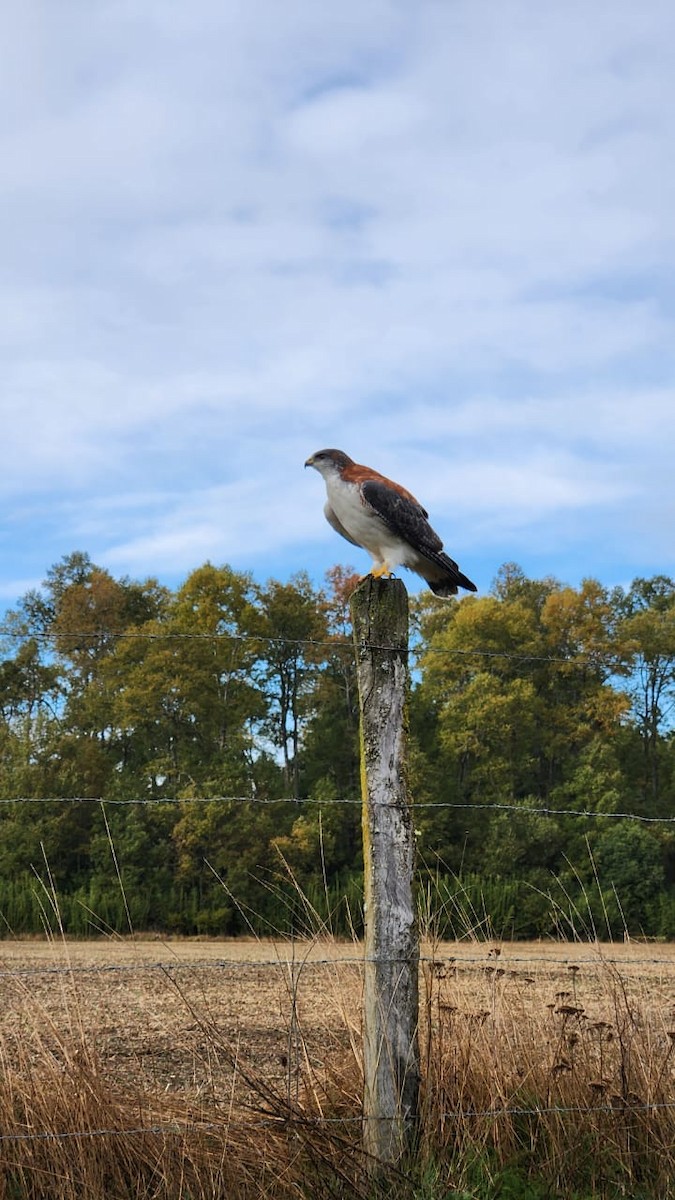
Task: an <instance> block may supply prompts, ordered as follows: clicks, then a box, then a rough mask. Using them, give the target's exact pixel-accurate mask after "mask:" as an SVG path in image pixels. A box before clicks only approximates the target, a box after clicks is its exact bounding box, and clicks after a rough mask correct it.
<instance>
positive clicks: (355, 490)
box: [326, 479, 411, 570]
mask: <svg viewBox="0 0 675 1200" xmlns="http://www.w3.org/2000/svg"><path fill="white" fill-rule="evenodd" d="M326 488H327V492H328V500H329V503H330V506H331V508H332V509H333V512H334V513H335V515H336V517H337V519H338V521H339V522H340V524H341V525H343V526H344V528H345V529H346V531H347V533H348V534H349V536H350V537H351V538H353V540H354V541H355V542H356V543H357V544H358V545H359V546H363V548H364V550H367V551H368V553H369V554H370V555H371V556H372V558H373V560H374V562H375V563H377V564H380V563H386V564H387V566H388V567H389V568H390V570H391V569H393V568H394V567H398V566H406V565H408V563H407V561H406V560H407V559H409V558H410V553H411V552H410V547H409V546H408V544H407V543H406V542H403V541H401V539H400V538H397V537H396V534H395V533H394V532H393V531H392V530H391V529H389V527H388V526H387V525H386V524H385V523H384V521H383V520H382V519H381V517H379V516H378V515H377V513H376V512H373V510H372V508H370V507H369V505H367V504H363V503H362V501H361V492H360V489H359V485H358V484H356V483H345V482H344V481H343V480H342V479H330V480H327V481H326Z"/></svg>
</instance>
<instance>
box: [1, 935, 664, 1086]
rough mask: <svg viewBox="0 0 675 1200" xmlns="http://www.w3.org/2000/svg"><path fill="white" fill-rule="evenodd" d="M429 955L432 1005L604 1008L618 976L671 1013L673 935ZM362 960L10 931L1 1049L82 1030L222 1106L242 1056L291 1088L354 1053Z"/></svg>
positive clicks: (100, 1050)
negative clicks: (15, 936)
mask: <svg viewBox="0 0 675 1200" xmlns="http://www.w3.org/2000/svg"><path fill="white" fill-rule="evenodd" d="M422 956H423V960H427V961H424V962H423V966H422V970H421V978H420V994H421V997H422V999H423V1001H424V998H425V997H427V996H428V995H429V993H430V991H431V992H433V995H434V1003H437V1002H438V1003H442V1005H444V1006H445V1007H450V1006H451V1005H454V1006H455V1007H456V1008H457V1009H458V1010H462V1011H464V1012H466V1013H467V1014H468V1015H469V1016H471V1015H472V1014H480V1013H481V1011H487V1010H493V1009H494V1006H495V1003H496V1002H497V1000H499V1003H500V1004H510V1003H513V1005H516V1004H517V1005H519V1006H522V1007H523V1010H525V1008H526V1007H527V1006H528V1005H530V1006H537V1007H539V1006H544V1005H551V1004H552V1003H553V1002H557V1003H560V997H561V996H562V997H565V996H566V997H567V998H568V1000H571V1001H573V1002H574V1003H581V1004H583V1005H584V1006H585V1008H586V1010H587V1012H588V1013H589V1015H591V1016H593V1017H594V1018H595V1019H600V1018H602V1017H604V1016H605V1015H606V1013H605V1009H604V1005H605V997H606V995H607V987H606V981H607V977H608V974H610V975H611V974H612V973H614V974H616V973H617V972H618V976H619V977H620V979H621V981H622V986H624V987H625V988H627V989H628V991H629V992H630V991H633V992H634V993H635V995H636V997H638V998H639V1004H640V1007H641V1010H642V1011H645V1010H649V1012H650V1013H651V1014H652V1017H653V1019H654V1021H655V1022H657V1023H658V1025H659V1026H660V1027H661V1028H664V1029H665V1028H668V1027H669V1026H671V1025H673V1024H674V1023H675V946H669V945H656V944H640V943H629V944H620V945H611V946H609V945H605V946H601V947H599V946H592V945H583V944H574V945H573V944H565V943H560V942H556V943H540V942H536V943H534V942H530V943H512V944H505V943H503V944H500V945H492V944H484V943H475V942H473V943H470V942H465V943H443V944H441V945H439V946H436V947H434V948H433V950H432V948H431V947H428V946H423V947H422ZM432 959H433V962H431V961H428V960H432ZM362 960H363V949H362V947H361V946H360V945H358V944H354V943H335V942H315V943H302V942H300V943H296V944H291V943H288V942H284V943H273V942H262V941H253V940H237V941H215V940H210V941H202V940H178V939H176V940H170V941H161V940H150V939H148V940H145V939H142V938H139V939H137V940H133V941H132V940H107V941H98V942H48V941H37V940H36V941H6V942H2V943H0V1014H1V1015H0V1038H1V1041H2V1049H3V1054H4V1055H6V1056H9V1057H10V1058H11V1057H12V1056H13V1054H14V1053H16V1054H18V1053H19V1050H20V1051H21V1054H22V1055H23V1057H24V1060H25V1055H26V1054H28V1055H29V1056H30V1055H32V1056H34V1058H35V1061H36V1062H37V1061H38V1060H39V1059H40V1057H41V1056H42V1055H43V1054H44V1053H45V1050H47V1052H49V1053H52V1054H54V1055H55V1056H58V1055H60V1054H63V1053H64V1047H67V1046H69V1045H73V1044H74V1045H77V1044H78V1042H79V1043H80V1044H81V1043H82V1042H85V1043H86V1044H87V1045H89V1046H92V1047H95V1050H96V1054H97V1057H98V1061H99V1062H100V1064H101V1068H102V1070H103V1071H104V1072H105V1074H106V1075H107V1076H109V1077H110V1079H111V1082H114V1083H115V1084H116V1085H121V1086H125V1084H127V1085H128V1084H129V1083H130V1082H133V1085H134V1088H140V1089H141V1090H143V1091H144V1092H146V1093H150V1092H152V1093H155V1094H157V1093H158V1092H172V1093H175V1094H177V1095H182V1096H184V1097H185V1098H186V1099H187V1098H190V1099H192V1098H194V1099H198V1098H200V1097H201V1098H204V1097H207V1096H213V1097H214V1098H217V1099H218V1101H219V1102H220V1103H222V1102H223V1101H227V1097H228V1089H232V1088H233V1087H234V1082H233V1081H234V1079H235V1076H236V1077H238V1076H239V1072H238V1071H237V1070H236V1069H235V1066H236V1063H237V1062H238V1063H239V1064H242V1065H243V1064H246V1063H249V1064H252V1065H253V1066H254V1067H255V1070H256V1071H257V1072H258V1073H261V1074H264V1076H265V1078H267V1079H269V1080H270V1082H272V1083H273V1084H274V1085H275V1086H279V1087H283V1086H284V1085H285V1084H286V1085H288V1086H291V1084H292V1079H291V1071H292V1069H293V1067H292V1064H293V1063H296V1064H297V1063H298V1061H300V1060H301V1059H302V1058H303V1057H305V1056H306V1057H307V1060H308V1061H311V1064H312V1069H313V1071H315V1072H318V1073H321V1072H322V1071H325V1072H327V1073H329V1072H330V1070H331V1065H332V1064H337V1063H338V1062H339V1061H342V1062H343V1063H344V1061H345V1058H346V1057H349V1056H350V1055H351V1061H352V1062H353V1063H355V1062H357V1061H358V1047H359V1040H360V1005H361V987H362V978H363V961H362ZM232 1100H233V1102H236V1100H235V1097H234V1096H233V1097H232Z"/></svg>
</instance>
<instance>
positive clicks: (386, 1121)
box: [351, 576, 419, 1164]
mask: <svg viewBox="0 0 675 1200" xmlns="http://www.w3.org/2000/svg"><path fill="white" fill-rule="evenodd" d="M351 613H352V623H353V627H354V641H355V646H356V665H357V674H358V685H359V705H360V713H361V789H362V796H363V810H362V812H363V860H364V871H365V986H364V1005H363V1059H364V1064H363V1065H364V1097H363V1119H364V1127H363V1139H364V1148H365V1149H366V1151H367V1152H368V1153H369V1154H371V1155H372V1156H373V1161H374V1164H376V1160H379V1161H380V1162H385V1163H386V1162H396V1161H397V1160H398V1159H399V1158H400V1157H401V1155H402V1154H404V1153H405V1152H406V1151H407V1150H409V1149H411V1147H412V1144H413V1141H414V1137H415V1132H416V1124H417V1106H418V1096H419V1043H418V970H419V939H418V931H417V922H416V917H415V910H414V905H413V895H412V876H413V866H414V852H415V836H414V830H413V823H412V814H411V811H410V806H409V802H408V800H409V798H408V789H407V780H406V733H407V713H406V707H407V693H408V597H407V593H406V590H405V587H404V585H403V583H402V582H401V581H400V580H398V579H374V578H373V577H372V576H368V577H367V578H366V579H365V580H364V581H363V582H362V583H361V584H360V585H359V587H358V588H357V589H356V591H355V592H354V594H353V595H352V598H351Z"/></svg>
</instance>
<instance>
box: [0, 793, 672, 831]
mask: <svg viewBox="0 0 675 1200" xmlns="http://www.w3.org/2000/svg"><path fill="white" fill-rule="evenodd" d="M12 804H84V805H91V804H96V805H99V806H101V805H103V806H104V807H105V806H106V805H114V806H118V807H120V806H121V807H125V806H129V805H136V806H140V807H148V808H149V807H153V806H155V805H158V804H166V805H174V806H176V805H186V804H242V805H243V804H259V805H275V804H292V805H295V806H298V805H314V806H318V807H326V806H330V805H338V806H350V805H351V806H356V807H359V808H360V807H361V805H362V801H361V799H360V798H357V797H353V796H329V797H325V798H322V797H316V796H131V797H122V798H120V797H110V798H106V797H103V796H4V797H0V805H12ZM378 804H379V805H381V806H382V807H388V804H387V802H386V801H379V802H375V806H376V807H377V806H378ZM411 808H412V809H413V811H414V810H416V809H472V810H474V811H476V812H512V813H518V814H519V815H520V816H548V817H581V818H585V819H587V820H600V821H603V820H608V821H612V820H614V821H638V822H642V823H643V824H647V825H675V816H672V817H664V816H646V815H644V814H643V813H635V812H604V811H603V810H601V809H586V808H551V807H548V806H546V805H530V804H515V803H502V802H501V801H499V802H498V801H492V800H486V801H476V800H474V801H469V800H463V801H458V800H420V801H417V800H413V801H412V802H411Z"/></svg>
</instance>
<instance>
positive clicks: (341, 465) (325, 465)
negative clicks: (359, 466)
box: [305, 450, 354, 479]
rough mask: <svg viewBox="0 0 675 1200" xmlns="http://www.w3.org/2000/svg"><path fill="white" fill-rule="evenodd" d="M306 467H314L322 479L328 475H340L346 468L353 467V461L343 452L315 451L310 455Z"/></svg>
mask: <svg viewBox="0 0 675 1200" xmlns="http://www.w3.org/2000/svg"><path fill="white" fill-rule="evenodd" d="M305 466H306V467H314V468H315V470H317V471H318V472H319V474H320V475H323V477H324V479H326V478H328V476H330V475H341V474H342V472H343V471H344V470H346V468H347V467H353V466H354V460H353V459H351V458H350V457H349V455H348V454H345V453H344V451H343V450H317V452H316V454H310V456H309V458H308V459H307V462H306V463H305Z"/></svg>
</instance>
